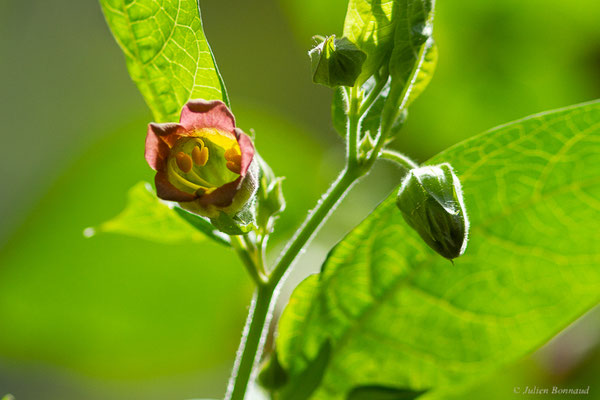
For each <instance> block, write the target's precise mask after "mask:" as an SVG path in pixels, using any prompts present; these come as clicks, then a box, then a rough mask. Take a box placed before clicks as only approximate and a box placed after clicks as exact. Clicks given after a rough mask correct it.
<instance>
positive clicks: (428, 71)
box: [406, 43, 438, 107]
mask: <svg viewBox="0 0 600 400" xmlns="http://www.w3.org/2000/svg"><path fill="white" fill-rule="evenodd" d="M437 61H438V49H437V46H436V44H435V43H433V45H432V46H428V47H426V48H425V54H424V56H423V62H422V63H421V67H420V68H419V70H418V72H417V76H416V78H415V81H414V83H413V84H412V87H411V89H410V93H409V94H408V100H407V101H406V107H408V106H410V105H411V104H412V102H413V101H415V100H416V99H417V97H419V96H420V95H421V93H423V91H424V90H425V89H426V88H427V86H428V85H429V82H431V78H433V73H434V72H435V67H436V66H437Z"/></svg>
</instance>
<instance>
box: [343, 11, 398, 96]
mask: <svg viewBox="0 0 600 400" xmlns="http://www.w3.org/2000/svg"><path fill="white" fill-rule="evenodd" d="M397 3H398V0H391V1H385V2H383V1H380V0H350V1H349V2H348V11H347V13H346V20H345V21H344V36H345V37H347V38H348V39H350V40H351V41H352V42H353V43H355V44H356V45H357V46H358V47H359V48H360V49H361V50H362V51H364V52H365V53H366V54H367V60H366V61H365V63H364V64H363V69H362V73H361V74H360V77H359V78H358V81H357V84H359V85H360V84H362V83H363V82H365V81H366V80H367V79H368V78H369V77H370V76H371V75H373V74H374V73H376V72H377V71H379V69H380V68H381V66H382V64H384V63H386V62H387V60H386V58H387V57H389V52H390V51H391V49H392V47H393V46H394V30H395V28H396V19H395V17H394V16H393V12H394V11H395V10H394V8H395V6H397Z"/></svg>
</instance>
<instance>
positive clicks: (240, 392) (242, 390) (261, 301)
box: [225, 88, 366, 400]
mask: <svg viewBox="0 0 600 400" xmlns="http://www.w3.org/2000/svg"><path fill="white" fill-rule="evenodd" d="M359 108H360V99H359V96H358V89H357V88H351V89H350V99H349V113H348V132H347V142H348V146H347V149H346V151H347V154H346V156H347V158H346V167H345V168H344V170H343V171H342V173H341V174H340V175H339V176H338V177H337V179H336V180H335V181H334V182H333V184H332V185H331V187H330V188H329V190H327V192H326V193H325V194H324V195H323V197H321V199H320V200H319V202H318V203H317V206H316V207H315V208H314V209H313V210H312V211H311V212H310V213H309V214H308V216H307V217H306V219H305V220H304V222H303V223H302V225H301V226H300V228H298V230H297V231H296V233H295V234H294V236H293V237H292V238H291V239H290V241H289V242H288V244H287V246H286V247H285V248H284V249H283V251H282V253H281V255H280V256H279V258H278V260H277V262H276V263H275V267H274V268H273V270H272V272H271V273H270V274H269V275H268V277H267V279H266V281H265V280H264V279H263V278H262V277H261V274H260V272H258V271H264V270H265V269H264V267H263V266H262V265H257V264H262V263H263V262H264V261H263V260H264V257H263V255H262V251H263V244H262V243H259V244H258V246H255V248H257V250H258V252H259V253H258V257H254V258H253V257H250V256H248V254H247V253H248V246H247V245H246V244H245V243H244V242H243V241H242V240H241V239H239V238H238V239H237V240H239V243H236V244H235V245H234V248H235V249H236V251H238V254H239V255H240V257H241V258H242V261H244V263H245V264H246V266H247V269H248V270H249V272H250V274H251V275H252V276H253V279H254V280H255V281H256V282H257V285H258V289H257V292H256V294H255V297H254V300H253V303H252V306H251V307H250V311H249V313H248V319H247V322H246V328H245V329H244V333H243V336H242V342H241V344H240V348H239V349H238V353H237V357H236V362H235V365H234V369H233V373H232V375H231V378H230V381H229V385H228V388H227V394H226V396H225V399H226V400H244V398H245V396H246V392H247V389H248V384H249V382H251V381H252V380H253V373H254V371H255V370H256V368H255V367H256V364H257V362H258V361H259V360H260V357H261V355H262V351H263V347H264V342H265V337H266V334H267V332H268V326H269V324H270V320H271V317H272V311H273V308H274V305H275V302H276V301H277V295H278V288H279V286H280V284H281V283H282V281H283V280H284V277H285V276H286V273H287V272H288V271H289V270H290V267H291V266H292V265H293V263H294V261H295V260H296V259H297V257H298V255H299V254H300V253H301V252H302V250H303V249H304V248H305V246H306V245H307V244H308V243H309V242H310V240H311V239H312V238H313V237H314V236H315V234H316V233H317V231H318V230H319V228H320V227H321V226H322V225H323V224H324V223H325V221H326V220H327V218H328V217H329V215H330V214H331V213H332V212H333V210H335V208H336V207H337V205H338V204H339V202H340V201H341V200H342V199H343V198H344V196H345V195H346V193H348V191H349V190H350V188H351V187H352V186H353V185H354V184H355V183H356V181H357V180H358V179H359V178H360V177H361V176H362V175H364V173H365V172H366V171H365V170H364V169H362V168H361V167H360V166H359V165H358V159H357V157H358V135H359V123H360V118H361V115H360V114H359ZM246 240H247V239H246ZM233 242H234V240H232V243H233ZM240 244H241V249H240V247H239V246H240ZM243 253H246V254H243ZM248 260H250V263H252V264H254V265H252V264H250V263H249V262H248Z"/></svg>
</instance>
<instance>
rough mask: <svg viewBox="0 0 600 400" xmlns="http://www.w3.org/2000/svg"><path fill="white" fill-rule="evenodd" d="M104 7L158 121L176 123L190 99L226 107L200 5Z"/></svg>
mask: <svg viewBox="0 0 600 400" xmlns="http://www.w3.org/2000/svg"><path fill="white" fill-rule="evenodd" d="M100 4H101V5H102V9H103V10H104V15H105V16H106V21H107V22H108V25H109V26H110V28H111V30H112V32H113V35H114V36H115V38H116V40H117V42H118V43H119V45H120V46H121V49H122V50H123V52H124V53H125V59H126V60H127V67H128V69H129V73H130V74H131V77H132V78H133V80H134V81H135V83H136V84H137V86H138V88H139V90H140V92H142V95H143V96H144V98H145V100H146V103H147V104H148V106H149V107H150V109H151V110H152V113H153V114H154V118H155V120H156V121H157V122H168V121H177V120H178V119H179V112H180V110H181V107H182V106H183V105H184V104H185V103H186V102H187V101H188V100H189V99H196V98H200V99H207V100H224V101H225V102H227V94H226V92H225V87H224V85H223V82H222V80H221V77H220V75H219V71H218V69H217V67H216V64H215V62H214V59H213V56H212V52H211V49H210V47H209V45H208V42H207V41H206V38H205V36H204V32H203V30H202V21H201V19H200V10H199V8H198V4H197V2H196V0H178V1H169V0H136V1H131V0H100Z"/></svg>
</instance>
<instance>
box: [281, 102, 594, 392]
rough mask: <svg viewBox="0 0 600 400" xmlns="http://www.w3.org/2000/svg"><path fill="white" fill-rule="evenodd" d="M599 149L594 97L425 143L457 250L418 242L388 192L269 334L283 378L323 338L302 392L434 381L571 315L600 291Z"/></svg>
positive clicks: (444, 380) (541, 336)
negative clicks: (450, 175)
mask: <svg viewBox="0 0 600 400" xmlns="http://www.w3.org/2000/svg"><path fill="white" fill-rule="evenodd" d="M599 153H600V102H598V101H596V102H592V103H587V104H582V105H579V106H574V107H570V108H566V109H562V110H558V111H554V112H548V113H544V114H540V115H535V116H532V117H529V118H526V119H523V120H520V121H517V122H514V123H511V124H508V125H504V126H501V127H499V128H496V129H493V130H491V131H489V132H487V133H484V134H482V135H480V136H477V137H475V138H473V139H471V140H467V141H465V142H463V143H461V144H458V145H456V146H454V147H452V148H451V149H449V150H447V151H445V152H443V153H441V154H440V155H438V156H436V157H434V158H433V159H432V160H430V163H432V164H436V163H440V162H442V161H445V162H450V163H451V164H452V165H453V166H454V168H455V169H456V171H457V173H458V175H459V176H460V178H461V180H462V183H463V189H464V195H465V201H466V204H467V209H468V210H469V215H470V219H471V226H472V228H471V238H470V242H469V246H468V248H467V251H466V254H465V255H464V256H462V257H461V258H459V259H457V260H456V261H455V265H452V264H451V263H449V262H448V261H447V260H445V259H443V258H442V257H440V256H439V255H437V254H436V253H434V252H433V251H432V250H431V249H429V247H428V246H427V245H425V244H424V243H423V242H422V241H421V240H420V239H419V237H418V235H417V234H416V233H415V232H414V231H412V230H411V229H410V228H409V227H408V226H407V225H406V224H405V223H404V221H403V219H402V216H401V214H400V212H399V211H398V209H397V208H396V206H395V204H394V203H395V195H396V193H393V194H392V195H391V196H390V197H389V198H388V199H387V200H385V201H384V202H383V204H381V205H380V206H379V207H378V208H377V209H376V210H375V211H374V212H373V214H371V215H370V216H369V217H368V218H367V219H366V220H365V221H364V222H363V223H362V224H361V225H360V226H359V227H358V228H356V229H355V230H354V231H353V232H351V233H350V234H349V235H348V236H347V237H346V238H345V239H344V240H343V241H342V242H341V243H340V244H339V245H338V246H337V247H336V248H335V249H334V250H333V251H332V253H331V254H330V256H329V257H328V259H327V261H326V263H325V265H324V267H323V270H322V272H321V273H320V274H319V275H313V276H311V277H309V278H308V279H307V280H306V281H304V282H303V283H302V284H301V285H300V286H299V287H298V288H297V289H296V291H295V292H294V294H293V296H292V298H291V300H290V303H289V305H288V307H287V308H286V310H285V311H284V314H283V316H282V319H281V322H280V327H279V338H278V342H277V351H278V355H279V359H280V361H281V364H282V365H283V367H284V368H286V369H287V370H288V373H289V375H290V382H293V380H294V379H295V377H296V376H297V374H299V372H300V371H302V369H303V368H304V367H305V366H306V364H307V362H308V360H311V359H312V358H314V357H315V355H316V352H317V351H318V349H319V346H320V344H321V343H323V342H324V341H325V340H329V341H331V344H332V353H331V359H330V362H329V368H328V370H327V372H326V374H325V376H324V378H323V383H322V386H321V388H320V389H319V391H318V392H317V393H316V394H315V395H314V396H313V399H343V398H345V395H346V394H347V393H348V392H349V391H350V390H351V389H352V388H354V387H357V386H365V385H380V386H392V387H401V388H407V389H412V390H423V389H430V388H436V389H437V388H441V387H444V386H447V385H452V384H458V383H460V382H462V381H465V380H467V379H470V378H473V377H476V376H477V375H478V374H482V373H485V372H488V371H490V370H492V369H494V368H496V367H498V366H499V365H501V364H504V363H507V362H510V361H513V360H515V359H517V358H519V357H522V356H523V355H525V354H527V353H529V352H531V351H533V350H534V349H535V348H537V347H539V346H540V345H541V344H542V343H544V342H545V341H547V340H548V339H549V338H550V337H552V336H553V335H555V334H556V333H557V332H559V331H560V330H561V329H563V328H564V327H565V326H567V325H568V324H569V323H571V322H572V321H574V320H575V319H576V318H578V317H579V316H581V315H582V314H583V313H585V312H586V311H587V310H589V309H590V308H591V307H592V306H594V305H595V304H597V303H598V301H599V300H600V290H599V287H600V247H599V246H598V243H599V242H600V230H598V221H599V220H600V164H599V163H598V154H599ZM427 396H428V395H427ZM427 396H426V397H427Z"/></svg>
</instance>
